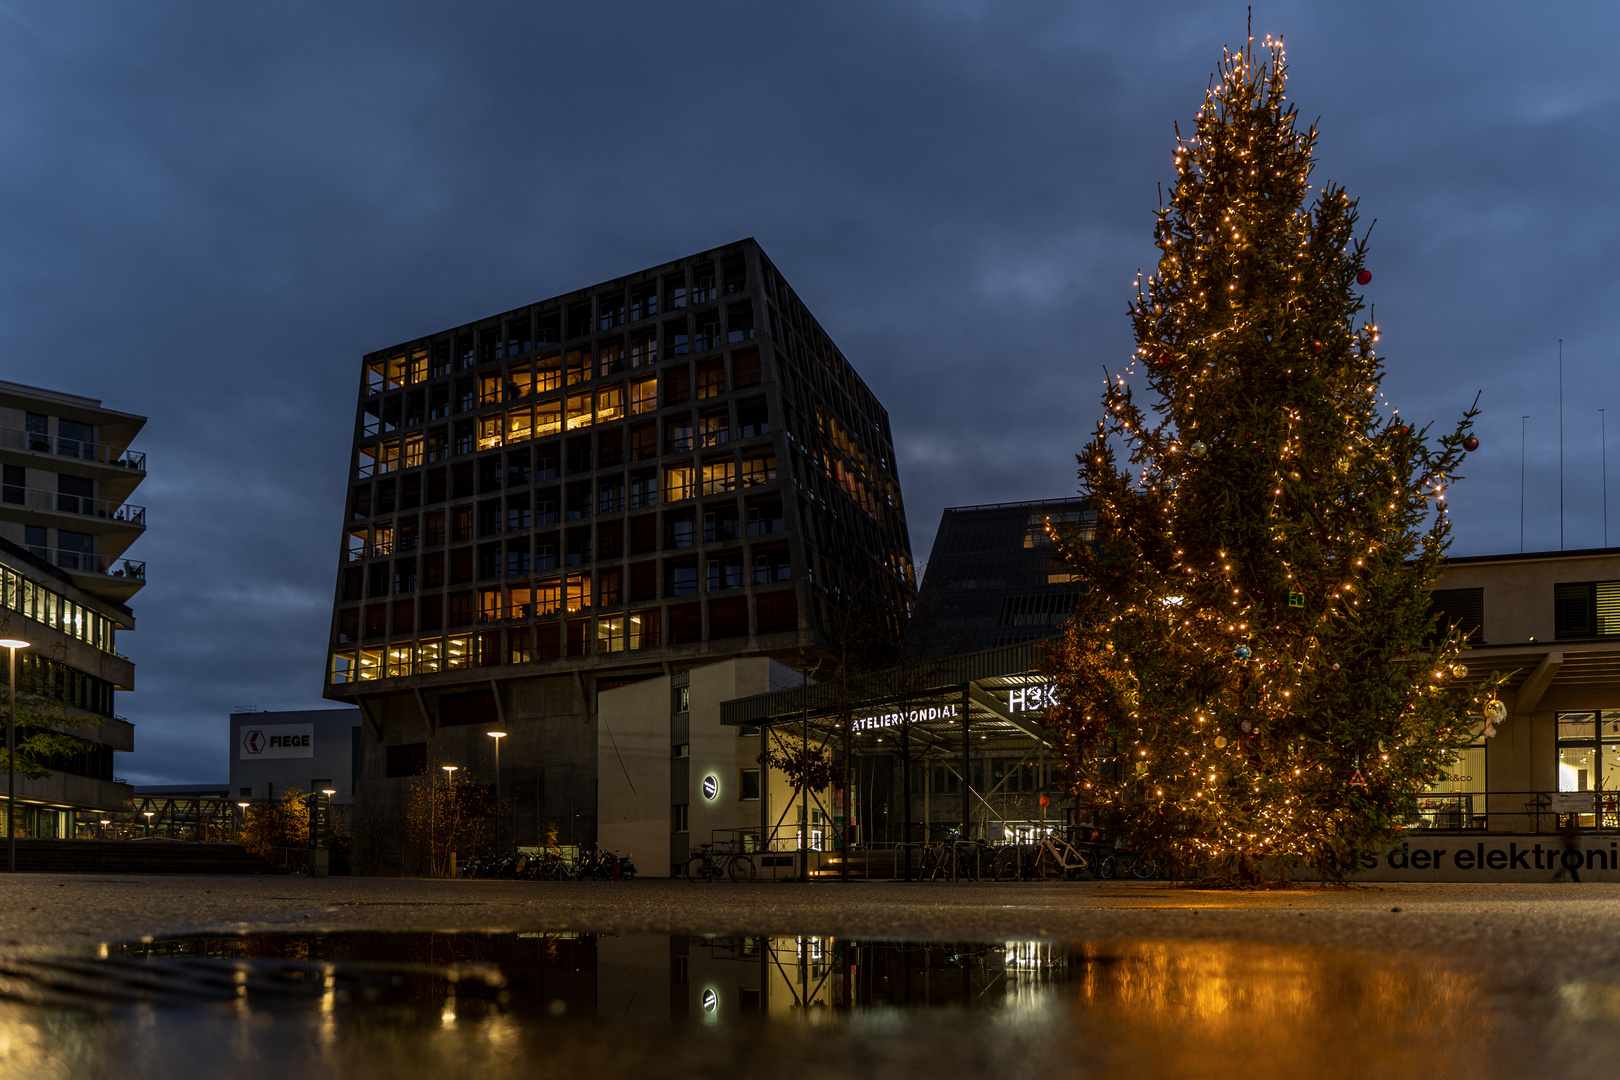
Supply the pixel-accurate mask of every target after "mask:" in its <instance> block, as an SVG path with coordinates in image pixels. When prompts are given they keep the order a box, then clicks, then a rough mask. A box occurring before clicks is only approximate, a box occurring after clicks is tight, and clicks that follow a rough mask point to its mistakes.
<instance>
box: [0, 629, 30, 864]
mask: <svg viewBox="0 0 1620 1080" xmlns="http://www.w3.org/2000/svg"><path fill="white" fill-rule="evenodd" d="M0 645H4V646H5V647H6V652H7V657H8V661H9V664H8V668H7V680H6V690H7V691H8V693H9V695H10V698H11V704H10V708H9V710H8V711H7V713H6V864H7V865H6V868H7V870H9V871H10V872H11V873H13V874H15V873H16V872H17V650H18V649H26V648H28V642H26V641H24V640H22V639H21V638H0Z"/></svg>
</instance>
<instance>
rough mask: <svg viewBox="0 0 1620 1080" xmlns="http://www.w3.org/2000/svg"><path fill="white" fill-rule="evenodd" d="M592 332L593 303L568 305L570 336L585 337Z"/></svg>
mask: <svg viewBox="0 0 1620 1080" xmlns="http://www.w3.org/2000/svg"><path fill="white" fill-rule="evenodd" d="M590 332H591V302H590V301H589V300H587V301H585V302H584V303H580V304H569V305H568V336H569V337H570V338H577V337H584V336H585V335H586V334H589V333H590Z"/></svg>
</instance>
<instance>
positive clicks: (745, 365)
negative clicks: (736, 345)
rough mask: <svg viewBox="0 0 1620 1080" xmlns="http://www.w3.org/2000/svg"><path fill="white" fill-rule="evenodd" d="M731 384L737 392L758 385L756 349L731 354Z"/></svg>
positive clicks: (757, 351) (757, 355)
mask: <svg viewBox="0 0 1620 1080" xmlns="http://www.w3.org/2000/svg"><path fill="white" fill-rule="evenodd" d="M731 384H732V385H733V386H734V387H736V388H737V389H738V390H742V389H745V388H747V387H750V386H758V385H759V350H758V349H741V350H738V351H737V352H736V353H734V354H732V357H731Z"/></svg>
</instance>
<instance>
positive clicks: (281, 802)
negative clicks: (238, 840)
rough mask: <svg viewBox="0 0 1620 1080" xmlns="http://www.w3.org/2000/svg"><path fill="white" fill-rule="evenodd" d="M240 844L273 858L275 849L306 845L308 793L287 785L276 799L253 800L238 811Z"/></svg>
mask: <svg viewBox="0 0 1620 1080" xmlns="http://www.w3.org/2000/svg"><path fill="white" fill-rule="evenodd" d="M242 846H243V847H245V848H247V849H248V850H249V851H251V852H253V853H254V854H256V855H263V856H264V857H265V858H267V859H273V858H274V857H275V855H276V850H277V849H278V848H281V849H286V848H307V847H309V798H308V793H306V792H304V791H300V790H299V789H298V788H296V787H290V788H287V789H286V790H285V791H283V792H282V793H281V797H280V798H279V799H267V800H265V801H264V802H256V803H253V804H251V805H250V806H248V807H247V809H245V810H243V811H242Z"/></svg>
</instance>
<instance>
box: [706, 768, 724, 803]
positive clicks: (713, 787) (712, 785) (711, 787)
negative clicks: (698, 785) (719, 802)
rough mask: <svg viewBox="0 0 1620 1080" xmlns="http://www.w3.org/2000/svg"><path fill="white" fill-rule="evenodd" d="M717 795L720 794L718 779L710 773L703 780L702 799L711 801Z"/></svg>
mask: <svg viewBox="0 0 1620 1080" xmlns="http://www.w3.org/2000/svg"><path fill="white" fill-rule="evenodd" d="M718 794H720V778H719V777H718V776H716V775H714V773H710V774H709V775H708V776H705V777H704V778H703V797H704V798H705V799H709V800H711V801H712V800H713V799H714V797H715V796H716V795H718Z"/></svg>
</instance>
